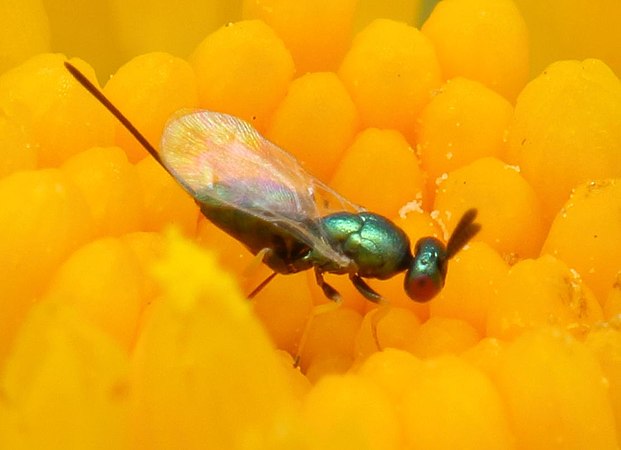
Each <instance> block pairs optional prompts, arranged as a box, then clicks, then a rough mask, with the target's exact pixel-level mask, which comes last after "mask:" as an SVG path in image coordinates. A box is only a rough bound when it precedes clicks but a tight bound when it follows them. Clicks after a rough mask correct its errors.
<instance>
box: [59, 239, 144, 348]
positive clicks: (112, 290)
mask: <svg viewBox="0 0 621 450" xmlns="http://www.w3.org/2000/svg"><path fill="white" fill-rule="evenodd" d="M85 268H88V270H85ZM143 277H144V273H143V272H142V270H141V268H140V265H139V262H138V260H137V258H136V257H135V256H134V254H133V253H132V251H131V250H130V249H129V248H128V246H127V245H126V244H125V243H124V242H123V241H121V240H120V239H118V238H104V239H100V240H96V241H93V242H91V243H89V244H87V245H85V246H84V247H82V248H80V249H78V250H77V251H76V252H75V253H73V254H72V255H71V257H69V258H68V259H67V260H66V261H65V263H64V264H63V265H62V266H60V268H59V269H58V271H57V272H56V274H55V275H54V276H53V277H52V280H51V283H50V288H49V289H48V291H47V297H48V298H50V299H53V300H54V301H57V302H60V303H62V304H67V305H71V306H72V307H74V308H75V309H76V310H77V311H78V312H79V313H80V315H82V316H83V317H85V318H87V319H88V320H90V321H92V323H94V324H96V325H97V327H98V328H99V329H100V330H102V331H104V332H106V333H108V334H109V335H110V336H112V337H114V338H115V340H116V341H117V342H118V343H119V344H120V345H121V346H122V347H123V348H124V349H126V350H127V351H129V350H130V349H131V348H132V346H133V343H134V338H135V333H136V328H137V324H138V318H139V315H140V313H141V311H142V308H143V306H144V304H145V303H146V299H145V298H144V296H143V294H144V292H143V284H144V281H143Z"/></svg>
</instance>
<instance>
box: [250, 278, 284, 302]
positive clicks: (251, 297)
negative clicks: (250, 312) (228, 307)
mask: <svg viewBox="0 0 621 450" xmlns="http://www.w3.org/2000/svg"><path fill="white" fill-rule="evenodd" d="M276 275H277V273H276V272H272V273H271V274H270V275H269V276H268V277H267V278H266V279H265V280H263V281H261V284H259V285H258V286H257V287H256V288H254V289H253V290H252V292H251V293H250V294H248V295H247V296H246V298H247V299H248V300H250V299H253V298H254V296H255V295H257V294H258V293H259V292H261V290H262V289H263V288H264V287H265V286H267V284H268V283H269V282H270V281H272V280H273V279H274V277H275V276H276Z"/></svg>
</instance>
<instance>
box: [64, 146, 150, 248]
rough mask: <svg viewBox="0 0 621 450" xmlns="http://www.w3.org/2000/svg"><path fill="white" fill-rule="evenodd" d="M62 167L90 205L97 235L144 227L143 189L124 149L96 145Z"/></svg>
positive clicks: (125, 231) (94, 233)
mask: <svg viewBox="0 0 621 450" xmlns="http://www.w3.org/2000/svg"><path fill="white" fill-rule="evenodd" d="M62 169H63V171H64V172H65V173H66V174H67V176H68V177H69V179H70V180H71V181H72V182H73V183H74V184H75V185H76V186H77V187H79V188H80V190H81V191H82V195H83V196H84V198H85V199H86V201H87V202H88V204H89V206H90V209H91V215H92V217H93V220H94V224H93V225H94V227H93V235H94V236H110V235H111V236H117V235H120V234H123V233H127V232H130V231H137V230H139V229H141V227H142V217H143V207H142V189H141V186H140V184H139V180H138V177H137V173H136V169H135V167H134V166H133V165H132V164H130V163H129V162H128V161H127V156H126V155H125V153H124V152H123V150H121V149H120V148H118V147H107V148H101V147H95V148H92V149H90V150H86V151H83V152H81V153H78V154H77V155H74V156H72V157H71V158H69V159H68V160H67V161H65V163H64V164H63V166H62Z"/></svg>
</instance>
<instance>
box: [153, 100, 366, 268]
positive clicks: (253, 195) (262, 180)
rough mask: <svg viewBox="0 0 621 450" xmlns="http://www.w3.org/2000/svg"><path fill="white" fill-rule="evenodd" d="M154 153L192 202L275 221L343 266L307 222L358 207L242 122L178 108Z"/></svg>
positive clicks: (344, 262) (340, 256) (345, 259)
mask: <svg viewBox="0 0 621 450" xmlns="http://www.w3.org/2000/svg"><path fill="white" fill-rule="evenodd" d="M160 156H161V159H162V162H163V164H164V165H165V166H166V168H167V169H168V170H169V171H170V172H171V174H172V175H173V176H174V177H175V178H176V179H177V181H179V183H181V184H182V186H183V187H184V188H185V189H186V190H187V191H188V192H189V193H190V194H191V195H192V196H193V197H194V198H195V199H196V200H197V201H199V202H203V203H204V202H206V201H208V200H211V201H214V200H215V201H217V202H220V203H222V204H225V205H228V206H231V207H233V208H237V209H240V210H243V211H244V212H246V213H248V214H251V215H254V216H256V217H259V218H261V219H263V220H266V221H269V222H271V223H275V224H278V226H281V227H282V228H283V229H285V230H287V232H289V233H291V234H292V236H294V237H295V238H296V239H299V240H300V241H301V242H304V243H305V244H307V245H308V246H310V247H312V248H314V249H315V251H317V252H318V253H319V254H321V255H322V256H324V257H326V258H328V259H330V260H332V261H334V262H336V263H338V264H339V265H341V266H343V267H345V266H347V265H348V264H349V263H350V262H351V261H350V259H349V258H348V257H347V256H345V255H343V254H341V253H340V252H338V251H337V250H335V249H334V248H333V247H332V246H331V245H330V243H329V241H328V239H327V237H326V236H325V234H324V232H323V231H322V229H321V228H320V227H317V226H313V225H316V224H317V221H316V219H318V218H320V217H322V216H323V215H325V214H328V213H330V212H336V211H350V212H358V211H362V208H360V207H359V206H357V205H355V204H353V203H351V202H350V201H348V200H346V199H345V198H344V197H342V196H341V195H339V194H338V193H336V192H335V191H333V190H332V189H330V188H329V187H328V186H326V185H325V184H324V183H322V182H321V181H319V180H318V179H316V178H314V177H313V176H311V175H310V174H308V172H306V171H305V170H304V169H303V168H302V166H301V165H300V163H299V162H298V161H297V159H295V157H293V156H292V155H290V154H289V153H287V152H285V151H284V150H282V149H280V148H279V147H278V146H276V145H275V144H273V143H271V142H270V141H268V140H267V139H265V138H264V137H263V136H261V135H260V134H259V132H258V131H256V130H255V129H254V128H253V127H252V126H251V125H250V124H248V123H247V122H245V121H243V120H241V119H238V118H236V117H233V116H230V115H227V114H222V113H217V112H212V111H205V110H195V111H191V110H189V111H188V110H185V111H180V112H179V113H177V114H176V115H175V116H173V117H172V118H171V119H170V120H169V121H168V123H167V124H166V127H165V129H164V134H163V136H162V143H161V149H160ZM223 186H225V187H226V188H225V189H222V187H223Z"/></svg>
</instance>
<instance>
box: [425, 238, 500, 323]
mask: <svg viewBox="0 0 621 450" xmlns="http://www.w3.org/2000/svg"><path fill="white" fill-rule="evenodd" d="M508 270H509V267H508V265H507V263H506V262H505V261H504V260H503V259H502V258H501V257H500V255H498V253H496V252H495V251H494V250H493V249H492V248H491V247H490V246H489V245H488V244H486V243H485V242H473V243H471V244H470V245H469V246H468V247H466V248H465V249H464V250H462V251H461V252H460V253H458V254H457V256H455V258H453V259H452V260H451V262H450V263H449V270H448V275H447V277H446V285H445V286H444V289H442V291H441V292H440V294H438V297H437V298H435V299H434V300H433V301H432V302H430V304H429V308H430V313H431V315H432V316H440V317H452V318H456V319H461V320H465V321H466V322H468V323H469V324H470V325H472V326H473V327H475V328H476V329H477V331H478V332H479V333H480V334H481V335H484V334H485V327H486V323H487V312H488V310H489V307H490V305H491V304H492V303H493V302H494V301H496V298H497V295H498V294H497V291H498V287H499V285H500V283H501V282H502V280H503V279H504V277H505V276H506V274H507V272H508Z"/></svg>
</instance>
